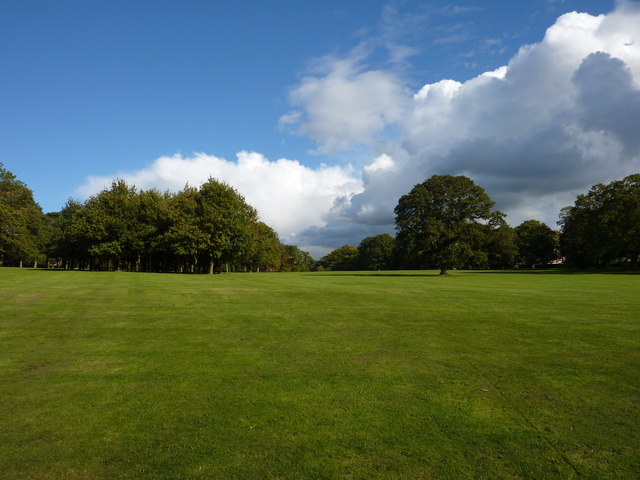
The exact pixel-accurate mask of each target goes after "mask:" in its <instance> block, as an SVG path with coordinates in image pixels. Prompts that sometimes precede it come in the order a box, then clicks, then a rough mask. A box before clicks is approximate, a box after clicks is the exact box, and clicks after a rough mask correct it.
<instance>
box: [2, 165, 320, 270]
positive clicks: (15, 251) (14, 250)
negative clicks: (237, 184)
mask: <svg viewBox="0 0 640 480" xmlns="http://www.w3.org/2000/svg"><path fill="white" fill-rule="evenodd" d="M0 262H2V265H6V266H22V264H24V263H27V264H29V265H34V266H38V264H39V265H40V266H43V265H44V266H47V267H59V268H64V269H80V270H85V269H89V270H127V271H149V272H184V273H187V272H190V273H214V272H216V271H222V270H225V271H307V270H310V269H311V268H313V266H314V262H313V259H312V258H311V256H310V255H309V253H308V252H305V251H302V250H300V249H299V248H298V247H297V246H295V245H285V244H283V243H281V242H280V241H279V238H278V235H277V234H276V232H275V231H274V230H273V229H272V228H271V227H269V226H268V225H266V224H265V223H263V222H261V221H259V219H258V215H257V212H256V210H255V209H254V208H253V207H252V206H250V205H249V204H247V202H246V201H245V199H244V197H243V196H242V195H240V194H239V193H238V192H237V191H236V190H235V189H234V188H233V187H231V186H229V185H227V184H225V183H223V182H219V181H217V180H215V179H213V178H210V179H209V180H208V181H207V182H205V183H204V184H203V185H202V186H200V187H199V188H194V187H190V186H185V188H184V189H183V190H181V191H180V192H178V193H169V192H165V193H161V192H159V191H157V190H146V191H145V190H138V189H136V188H135V187H132V186H130V185H128V184H127V183H126V182H125V181H124V180H117V181H115V182H113V183H112V185H111V187H110V188H107V189H104V190H103V191H101V192H100V193H98V194H97V195H94V196H92V197H90V198H89V199H87V200H86V201H85V202H82V203H81V202H78V201H75V200H69V201H68V202H67V204H66V205H65V206H64V208H63V209H62V210H61V211H59V212H53V213H47V214H43V213H42V211H41V209H40V207H39V206H38V205H37V204H36V203H35V201H34V199H33V193H32V192H31V190H30V189H29V188H28V187H27V186H26V185H25V184H24V183H23V182H21V181H19V180H17V179H16V177H15V175H13V174H12V173H11V172H9V171H8V170H6V169H4V167H3V166H2V164H0Z"/></svg>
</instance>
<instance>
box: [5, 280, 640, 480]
mask: <svg viewBox="0 0 640 480" xmlns="http://www.w3.org/2000/svg"><path fill="white" fill-rule="evenodd" d="M433 273H435V272H405V273H402V274H401V273H393V274H385V273H384V272H376V273H371V274H364V273H363V274H346V273H345V274H331V273H329V272H327V273H308V274H230V275H215V276H208V275H170V274H135V273H107V272H104V273H100V272H60V271H55V272H54V271H34V270H28V269H22V270H19V269H9V268H3V269H0V478H2V479H31V480H36V479H37V480H39V479H65V480H75V479H105V480H106V479H108V480H112V479H154V480H156V479H267V478H279V479H295V480H300V479H333V478H336V479H374V478H376V479H377V478H381V479H430V478H437V479H449V478H451V479H465V478H469V479H471V478H491V479H499V478H531V479H547V478H549V479H554V478H558V479H568V478H589V479H607V478H611V479H614V478H615V479H622V478H624V479H633V478H638V477H640V275H624V274H564V273H550V272H546V273H545V272H528V273H527V272H522V273H517V272H513V273H497V272H496V273H485V272H455V273H454V274H453V275H451V276H449V277H446V278H445V277H439V276H437V275H434V274H433Z"/></svg>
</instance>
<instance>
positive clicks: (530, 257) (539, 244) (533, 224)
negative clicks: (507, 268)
mask: <svg viewBox="0 0 640 480" xmlns="http://www.w3.org/2000/svg"><path fill="white" fill-rule="evenodd" d="M515 231H516V235H517V244H518V252H519V260H520V263H521V264H523V265H526V266H528V267H532V268H535V266H536V265H544V264H547V263H549V262H550V261H551V260H553V259H554V258H557V257H558V234H557V233H556V232H554V231H553V230H551V228H549V227H548V226H547V225H545V224H544V223H542V222H539V221H538V220H526V221H524V222H522V223H521V224H520V225H518V226H517V227H516V228H515Z"/></svg>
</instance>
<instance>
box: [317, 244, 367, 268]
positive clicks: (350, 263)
mask: <svg viewBox="0 0 640 480" xmlns="http://www.w3.org/2000/svg"><path fill="white" fill-rule="evenodd" d="M357 261H358V248H357V247H354V246H353V245H343V246H341V247H340V248H336V249H335V250H333V251H331V252H329V253H328V254H326V255H325V256H324V257H322V258H321V259H320V264H321V265H322V266H323V267H324V268H325V269H327V270H337V271H340V270H355V269H356V266H357Z"/></svg>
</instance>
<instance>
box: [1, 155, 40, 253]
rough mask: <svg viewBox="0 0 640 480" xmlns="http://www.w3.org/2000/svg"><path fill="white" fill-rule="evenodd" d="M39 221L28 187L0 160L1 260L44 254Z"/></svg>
mask: <svg viewBox="0 0 640 480" xmlns="http://www.w3.org/2000/svg"><path fill="white" fill-rule="evenodd" d="M42 222H43V216H42V211H41V210H40V207H39V205H38V204H37V203H36V202H35V201H34V200H33V193H32V192H31V190H30V189H29V188H28V187H27V186H26V185H25V184H24V183H23V182H21V181H20V180H18V179H17V178H16V176H15V175H14V174H13V173H11V172H10V171H9V170H6V169H5V168H4V166H3V165H2V163H0V264H2V263H3V262H4V263H8V264H15V265H18V264H19V265H22V262H24V261H29V262H37V261H38V260H39V259H40V258H43V256H42V253H41V249H40V247H41V246H40V245H39V243H40V242H39V239H38V236H39V233H40V229H41V227H42Z"/></svg>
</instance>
